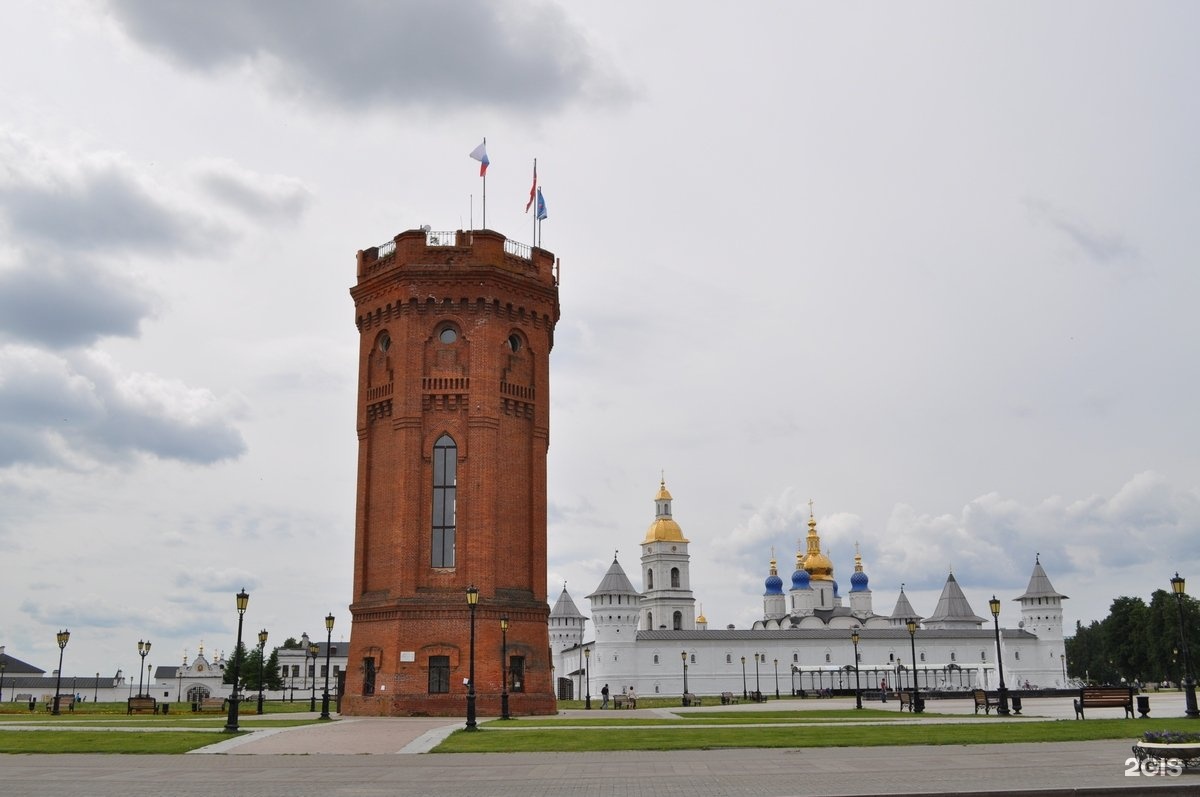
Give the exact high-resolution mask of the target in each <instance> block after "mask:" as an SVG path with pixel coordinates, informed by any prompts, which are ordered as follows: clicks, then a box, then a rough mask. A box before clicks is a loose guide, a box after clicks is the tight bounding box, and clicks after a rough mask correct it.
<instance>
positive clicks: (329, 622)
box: [320, 614, 333, 720]
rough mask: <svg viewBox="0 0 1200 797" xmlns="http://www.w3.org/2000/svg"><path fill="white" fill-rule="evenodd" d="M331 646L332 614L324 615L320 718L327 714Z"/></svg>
mask: <svg viewBox="0 0 1200 797" xmlns="http://www.w3.org/2000/svg"><path fill="white" fill-rule="evenodd" d="M332 646H333V615H332V614H327V615H325V691H324V692H322V693H321V717H320V718H321V719H323V720H327V719H330V716H329V652H330V648H331V647H332Z"/></svg>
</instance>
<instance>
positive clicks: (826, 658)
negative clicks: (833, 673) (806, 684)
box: [825, 653, 830, 664]
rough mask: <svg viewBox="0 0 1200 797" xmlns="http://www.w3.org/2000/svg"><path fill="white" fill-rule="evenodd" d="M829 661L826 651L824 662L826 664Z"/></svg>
mask: <svg viewBox="0 0 1200 797" xmlns="http://www.w3.org/2000/svg"><path fill="white" fill-rule="evenodd" d="M829 661H830V659H829V654H828V653H826V654H825V663H826V664H828V663H829Z"/></svg>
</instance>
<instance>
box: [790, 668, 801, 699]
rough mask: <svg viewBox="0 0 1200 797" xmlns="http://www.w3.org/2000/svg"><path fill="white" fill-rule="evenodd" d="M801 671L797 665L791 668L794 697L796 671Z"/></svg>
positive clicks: (793, 695)
mask: <svg viewBox="0 0 1200 797" xmlns="http://www.w3.org/2000/svg"><path fill="white" fill-rule="evenodd" d="M799 669H800V668H799V667H797V666H796V665H795V664H793V665H792V667H791V670H792V697H795V696H796V671H797V670H799Z"/></svg>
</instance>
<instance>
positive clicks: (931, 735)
mask: <svg viewBox="0 0 1200 797" xmlns="http://www.w3.org/2000/svg"><path fill="white" fill-rule="evenodd" d="M1148 727H1150V725H1149V724H1148V723H1147V722H1146V721H1144V720H1127V719H1121V720H1088V721H1087V722H1074V721H1071V720H1050V721H1044V722H1043V721H1025V722H1019V723H1017V722H1014V723H971V722H964V723H952V724H943V725H904V726H895V725H856V726H852V727H847V726H839V725H827V726H822V727H819V728H814V727H806V726H798V727H777V726H776V727H746V726H739V727H730V728H695V727H688V726H665V727H664V726H658V727H652V728H644V729H643V728H636V727H634V728H623V729H622V730H621V731H620V732H616V731H614V730H607V729H603V728H597V729H590V728H583V729H566V728H532V729H530V730H528V731H524V730H522V731H520V732H515V733H514V732H512V731H509V730H503V731H501V730H493V729H489V728H488V727H487V725H486V724H485V725H482V726H481V727H480V729H479V730H477V731H474V732H468V731H465V730H463V731H456V732H455V733H454V734H452V735H451V736H450V737H449V738H447V739H446V740H445V741H444V742H442V744H440V745H439V746H438V747H437V748H435V750H434V751H433V752H435V753H518V752H598V751H609V750H712V749H720V748H739V747H741V748H746V747H766V748H801V747H884V746H902V745H918V744H922V745H924V744H932V745H970V744H1012V743H1018V742H1078V741H1094V740H1097V739H1122V738H1124V739H1135V738H1137V737H1138V736H1139V735H1140V734H1141V732H1142V731H1144V730H1146V729H1147V728H1148Z"/></svg>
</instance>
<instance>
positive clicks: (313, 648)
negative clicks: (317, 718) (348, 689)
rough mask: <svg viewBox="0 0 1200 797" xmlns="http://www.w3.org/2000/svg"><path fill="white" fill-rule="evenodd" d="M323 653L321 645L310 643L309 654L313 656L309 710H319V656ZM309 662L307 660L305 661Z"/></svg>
mask: <svg viewBox="0 0 1200 797" xmlns="http://www.w3.org/2000/svg"><path fill="white" fill-rule="evenodd" d="M320 654H321V646H320V645H318V644H317V643H316V642H309V643H308V655H310V656H312V660H313V663H312V687H311V688H312V694H310V695H309V698H308V710H309V711H316V710H317V656H319V655H320ZM305 663H307V661H306V662H305Z"/></svg>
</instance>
